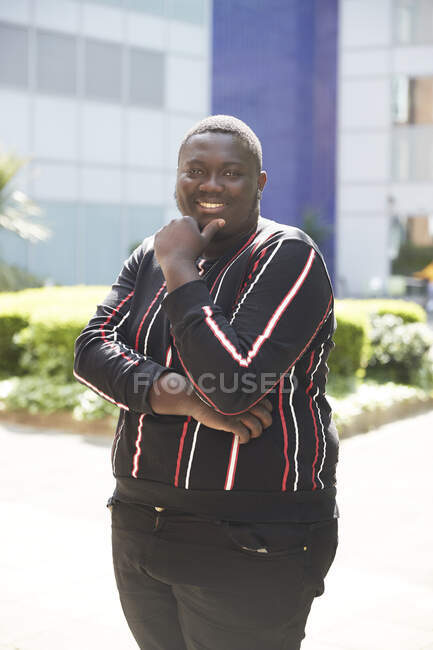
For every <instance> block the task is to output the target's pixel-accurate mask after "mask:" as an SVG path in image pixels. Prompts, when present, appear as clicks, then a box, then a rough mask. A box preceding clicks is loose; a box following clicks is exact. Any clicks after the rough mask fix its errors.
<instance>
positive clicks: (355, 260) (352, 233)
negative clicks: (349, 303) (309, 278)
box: [337, 214, 389, 296]
mask: <svg viewBox="0 0 433 650" xmlns="http://www.w3.org/2000/svg"><path fill="white" fill-rule="evenodd" d="M387 242H388V219H387V218H386V217H385V216H384V215H383V214H372V215H371V216H369V217H368V218H365V217H357V216H347V215H344V214H343V215H342V216H341V218H340V219H339V222H338V239H337V255H338V270H337V276H338V280H337V282H338V286H339V290H340V294H342V295H353V294H355V295H365V296H367V295H370V294H371V287H372V283H373V282H375V283H377V282H379V283H380V282H381V283H382V285H383V286H385V284H386V278H387V275H388V268H389V262H388V260H387V257H386V250H387ZM342 292H344V293H342Z"/></svg>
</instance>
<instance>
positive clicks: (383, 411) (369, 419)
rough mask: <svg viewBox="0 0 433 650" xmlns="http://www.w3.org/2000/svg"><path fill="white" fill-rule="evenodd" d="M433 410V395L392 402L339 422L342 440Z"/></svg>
mask: <svg viewBox="0 0 433 650" xmlns="http://www.w3.org/2000/svg"><path fill="white" fill-rule="evenodd" d="M430 410H433V395H430V396H426V397H412V398H410V399H407V400H404V401H402V402H397V403H395V404H392V405H391V406H389V407H388V408H380V407H378V408H376V409H374V410H372V411H364V412H363V413H359V414H358V415H355V416H353V417H352V418H351V419H350V420H349V421H348V422H344V423H343V422H341V423H339V424H337V430H338V434H339V438H340V440H344V439H345V438H350V437H352V436H356V435H359V434H362V433H368V432H369V431H371V430H372V429H377V428H378V427H381V426H382V425H384V424H390V423H391V422H395V421H397V420H403V419H405V418H409V417H412V416H414V415H418V414H420V413H425V412H426V411H430Z"/></svg>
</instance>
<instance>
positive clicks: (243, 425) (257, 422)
mask: <svg viewBox="0 0 433 650" xmlns="http://www.w3.org/2000/svg"><path fill="white" fill-rule="evenodd" d="M148 400H149V404H150V407H151V408H152V411H153V412H154V413H155V414H159V415H181V416H191V417H193V418H194V419H195V420H197V422H201V423H202V424H204V425H205V426H207V427H210V428H211V429H218V430H220V431H229V432H230V433H233V434H234V435H236V436H238V437H239V442H240V443H246V442H249V440H250V438H258V437H259V436H260V435H261V434H262V433H263V429H265V428H266V427H268V426H270V425H271V424H272V416H271V411H272V405H271V402H270V401H269V400H268V399H264V400H262V402H260V403H259V404H256V405H255V406H254V407H253V408H252V409H250V410H249V411H247V412H245V413H242V414H241V415H239V416H227V415H222V414H221V413H217V411H215V410H214V409H213V408H211V407H210V406H208V405H207V404H206V403H205V402H203V400H202V399H200V397H198V395H197V393H196V392H195V391H194V389H193V387H192V385H191V384H190V382H189V381H188V380H187V379H186V377H184V376H183V375H179V374H177V373H175V372H171V371H167V372H165V373H164V374H162V375H161V376H160V377H159V378H158V379H156V380H155V381H154V383H153V384H152V386H151V388H150V390H149V395H148Z"/></svg>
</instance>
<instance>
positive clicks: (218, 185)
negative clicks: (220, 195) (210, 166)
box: [200, 174, 224, 193]
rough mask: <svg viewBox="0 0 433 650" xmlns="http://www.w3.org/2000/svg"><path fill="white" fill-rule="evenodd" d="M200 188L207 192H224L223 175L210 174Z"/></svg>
mask: <svg viewBox="0 0 433 650" xmlns="http://www.w3.org/2000/svg"><path fill="white" fill-rule="evenodd" d="M200 190H201V191H202V192H207V193H209V192H223V191H224V185H223V184H222V182H221V177H219V176H218V174H208V175H207V176H205V177H204V178H203V179H202V182H201V183H200Z"/></svg>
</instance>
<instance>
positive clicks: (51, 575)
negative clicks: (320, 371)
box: [0, 412, 433, 650]
mask: <svg viewBox="0 0 433 650" xmlns="http://www.w3.org/2000/svg"><path fill="white" fill-rule="evenodd" d="M0 448H1V452H2V453H1V458H0V476H1V479H0V480H1V486H0V488H1V489H0V508H1V512H2V533H1V535H0V585H1V587H0V649H1V650H77V649H78V648H80V650H81V649H82V650H137V646H136V644H135V642H134V641H133V640H132V639H131V636H130V634H129V631H128V628H127V625H126V623H125V622H124V620H123V615H122V612H121V609H120V605H119V603H118V600H117V594H116V588H115V583H114V578H113V575H112V569H111V550H110V532H109V529H110V516H109V512H108V510H107V509H106V508H105V502H106V499H107V497H108V496H110V494H111V492H112V489H113V479H112V476H111V466H110V451H109V440H108V438H101V437H97V438H92V437H88V438H86V437H84V436H80V435H78V434H73V435H71V434H63V433H53V432H51V433H44V432H38V431H36V430H31V429H29V428H25V427H19V426H12V425H5V424H3V423H0ZM340 457H341V461H340V471H339V488H340V496H339V506H340V510H341V515H342V518H341V520H340V548H339V551H338V554H337V559H336V561H335V563H334V565H333V567H332V569H331V572H330V575H329V577H328V579H327V584H326V593H325V595H324V596H323V597H322V598H319V599H317V600H316V602H315V603H314V604H313V609H312V613H311V616H310V620H309V623H308V626H307V639H306V640H305V642H304V644H303V646H302V650H433V626H432V623H431V612H432V605H433V592H432V585H433V571H432V564H433V562H432V548H433V526H432V525H431V524H430V523H429V522H430V520H431V502H432V490H431V488H430V484H431V478H430V476H431V464H432V463H431V459H432V457H433V412H430V413H428V414H423V415H419V416H417V417H414V418H411V419H407V420H403V421H401V422H399V423H395V424H390V425H387V426H384V427H382V428H381V429H379V430H377V431H375V432H370V433H369V434H366V435H362V436H358V437H355V438H350V439H347V440H345V441H343V442H342V445H341V453H340ZM221 650H231V649H230V648H224V649H221ZM263 650H266V649H265V648H264V649H263Z"/></svg>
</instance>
